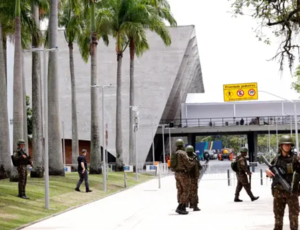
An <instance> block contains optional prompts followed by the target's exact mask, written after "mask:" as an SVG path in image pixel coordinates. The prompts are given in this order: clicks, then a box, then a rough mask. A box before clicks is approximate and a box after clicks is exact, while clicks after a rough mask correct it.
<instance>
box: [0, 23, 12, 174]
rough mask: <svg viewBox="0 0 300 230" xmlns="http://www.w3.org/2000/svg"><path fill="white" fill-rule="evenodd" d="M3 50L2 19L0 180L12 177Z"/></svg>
mask: <svg viewBox="0 0 300 230" xmlns="http://www.w3.org/2000/svg"><path fill="white" fill-rule="evenodd" d="M4 55H5V53H4V49H3V36H2V24H1V18H0V107H1V109H0V127H1V129H0V137H1V138H0V179H5V178H7V177H9V176H10V167H11V160H10V148H9V135H8V134H9V127H8V109H7V86H6V71H5V70H6V68H5V58H4Z"/></svg>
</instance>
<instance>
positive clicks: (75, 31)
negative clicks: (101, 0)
mask: <svg viewBox="0 0 300 230" xmlns="http://www.w3.org/2000/svg"><path fill="white" fill-rule="evenodd" d="M82 11H83V9H82V7H81V5H80V3H79V1H77V0H69V1H68V2H66V3H65V4H63V7H62V15H61V17H60V18H59V25H60V26H62V27H65V39H66V42H67V44H68V47H69V64H70V76H71V90H72V97H71V98H72V164H73V165H76V162H77V157H78V154H79V143H78V122H77V99H76V78H75V68H74V54H73V45H74V42H75V40H76V39H77V37H78V35H80V34H81V33H82V22H81V21H82V20H83V17H82V15H81V14H80V13H81V12H82ZM72 167H74V166H72Z"/></svg>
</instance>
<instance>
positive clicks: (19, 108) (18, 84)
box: [10, 0, 24, 182]
mask: <svg viewBox="0 0 300 230" xmlns="http://www.w3.org/2000/svg"><path fill="white" fill-rule="evenodd" d="M20 14H21V9H20V0H16V19H15V56H14V86H13V88H14V90H13V93H14V99H13V102H14V104H13V111H14V112H13V116H14V117H13V125H14V128H13V130H14V131H13V147H14V148H16V147H17V141H18V139H24V118H23V116H24V110H23V87H22V84H23V81H22V80H23V79H22V45H21V18H20ZM10 181H11V182H17V181H18V172H17V170H16V168H15V167H13V169H12V171H11V175H10Z"/></svg>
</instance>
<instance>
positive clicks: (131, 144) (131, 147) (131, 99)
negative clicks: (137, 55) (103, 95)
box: [129, 38, 135, 165]
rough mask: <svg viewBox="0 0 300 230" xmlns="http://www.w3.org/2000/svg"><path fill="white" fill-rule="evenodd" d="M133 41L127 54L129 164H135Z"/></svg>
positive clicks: (131, 39) (131, 40) (132, 40)
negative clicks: (128, 66) (128, 55)
mask: <svg viewBox="0 0 300 230" xmlns="http://www.w3.org/2000/svg"><path fill="white" fill-rule="evenodd" d="M134 52H135V44H134V39H133V38H130V44H129V53H130V80H129V82H130V83H129V106H130V107H129V164H130V165H134V164H135V155H134V146H135V143H134V138H133V114H132V106H134V105H135V104H134Z"/></svg>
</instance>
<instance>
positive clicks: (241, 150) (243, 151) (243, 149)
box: [240, 147, 248, 153]
mask: <svg viewBox="0 0 300 230" xmlns="http://www.w3.org/2000/svg"><path fill="white" fill-rule="evenodd" d="M240 152H241V153H247V152H248V149H247V148H246V147H242V148H241V149H240Z"/></svg>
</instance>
